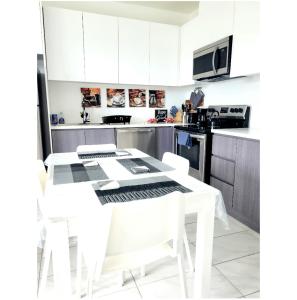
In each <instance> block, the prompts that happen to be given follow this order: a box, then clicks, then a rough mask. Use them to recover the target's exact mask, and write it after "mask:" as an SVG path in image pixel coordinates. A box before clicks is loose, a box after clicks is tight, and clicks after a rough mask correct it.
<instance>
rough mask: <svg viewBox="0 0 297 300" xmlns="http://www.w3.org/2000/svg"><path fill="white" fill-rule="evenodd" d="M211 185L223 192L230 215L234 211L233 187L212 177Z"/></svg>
mask: <svg viewBox="0 0 297 300" xmlns="http://www.w3.org/2000/svg"><path fill="white" fill-rule="evenodd" d="M210 185H211V186H213V187H215V188H216V189H218V190H219V191H221V193H222V196H223V199H224V203H225V206H226V210H227V212H228V213H230V211H231V210H232V200H233V186H232V185H231V184H227V183H225V182H223V181H221V180H218V179H216V178H214V177H212V176H210Z"/></svg>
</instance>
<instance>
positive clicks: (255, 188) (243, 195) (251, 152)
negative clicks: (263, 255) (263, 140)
mask: <svg viewBox="0 0 297 300" xmlns="http://www.w3.org/2000/svg"><path fill="white" fill-rule="evenodd" d="M233 212H234V216H236V217H237V218H238V219H239V220H240V221H241V222H243V223H245V224H247V225H248V226H249V227H251V228H252V229H254V230H256V231H258V232H259V231H260V224H259V223H260V143H259V142H258V141H252V140H243V139H238V140H237V156H236V165H235V182H234V196H233Z"/></svg>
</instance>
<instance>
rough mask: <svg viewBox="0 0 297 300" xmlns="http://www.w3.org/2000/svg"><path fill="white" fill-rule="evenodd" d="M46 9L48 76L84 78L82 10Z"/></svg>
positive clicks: (72, 78) (53, 77)
mask: <svg viewBox="0 0 297 300" xmlns="http://www.w3.org/2000/svg"><path fill="white" fill-rule="evenodd" d="M43 10H44V31H45V32H44V34H45V45H46V59H47V74H48V79H49V80H65V81H84V51H83V26H82V12H80V11H72V10H66V9H60V8H53V7H45V8H43Z"/></svg>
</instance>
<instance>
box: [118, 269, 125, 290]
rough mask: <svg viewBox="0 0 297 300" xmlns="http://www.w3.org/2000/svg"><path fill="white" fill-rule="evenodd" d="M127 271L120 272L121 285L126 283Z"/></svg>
mask: <svg viewBox="0 0 297 300" xmlns="http://www.w3.org/2000/svg"><path fill="white" fill-rule="evenodd" d="M125 280H126V278H125V271H121V272H120V273H119V287H122V286H123V285H124V284H125Z"/></svg>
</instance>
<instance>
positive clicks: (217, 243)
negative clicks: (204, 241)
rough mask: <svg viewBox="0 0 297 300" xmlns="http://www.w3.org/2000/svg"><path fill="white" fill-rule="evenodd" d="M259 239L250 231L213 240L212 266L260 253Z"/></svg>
mask: <svg viewBox="0 0 297 300" xmlns="http://www.w3.org/2000/svg"><path fill="white" fill-rule="evenodd" d="M259 244H260V243H259V238H258V237H256V236H255V235H253V234H252V233H251V232H250V231H243V232H238V233H234V234H230V235H225V236H222V237H218V238H215V239H214V242H213V259H212V262H213V264H217V263H221V262H224V261H228V260H232V259H235V258H240V257H243V256H246V255H250V254H255V253H257V252H259V251H260V245H259Z"/></svg>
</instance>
